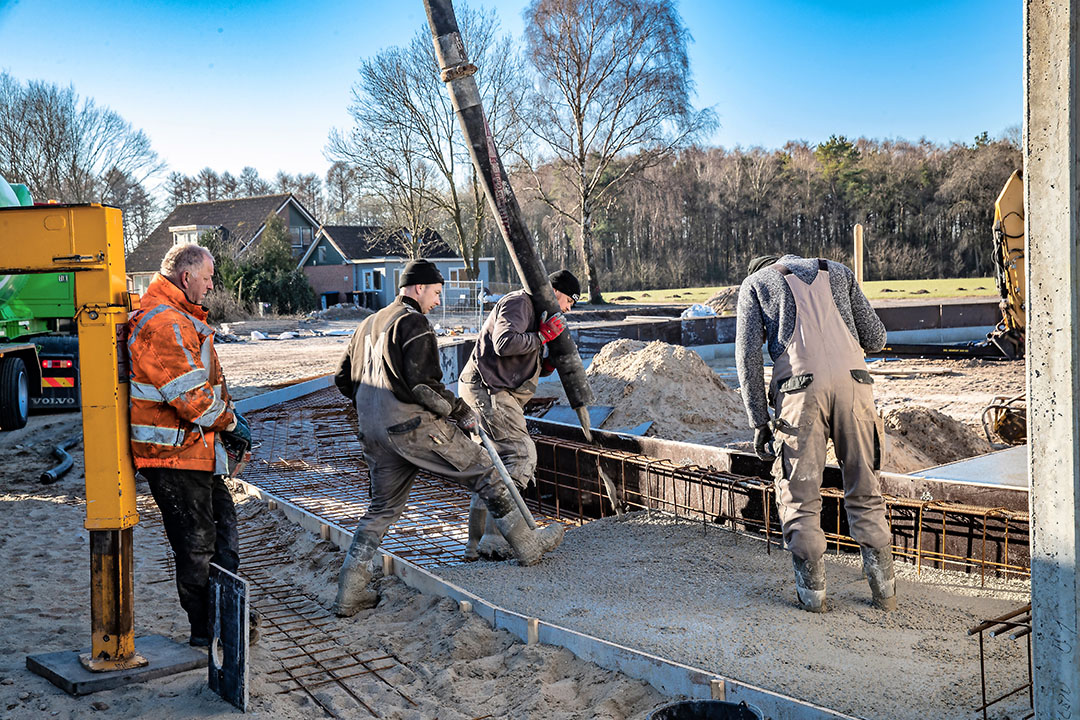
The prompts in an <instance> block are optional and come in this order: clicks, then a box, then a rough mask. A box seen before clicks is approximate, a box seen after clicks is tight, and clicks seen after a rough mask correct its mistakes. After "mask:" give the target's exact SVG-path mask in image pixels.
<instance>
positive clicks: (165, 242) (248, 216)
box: [126, 193, 319, 293]
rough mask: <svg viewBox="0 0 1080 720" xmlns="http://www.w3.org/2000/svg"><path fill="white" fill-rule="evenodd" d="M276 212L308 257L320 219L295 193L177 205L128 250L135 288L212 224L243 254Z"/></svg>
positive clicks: (294, 243)
mask: <svg viewBox="0 0 1080 720" xmlns="http://www.w3.org/2000/svg"><path fill="white" fill-rule="evenodd" d="M271 215H277V216H278V217H280V218H281V219H282V220H284V221H285V224H286V225H287V226H288V228H289V236H290V238H291V241H292V250H293V255H294V256H295V257H296V258H297V259H299V258H301V257H303V256H304V255H305V253H307V252H308V250H310V249H311V246H312V245H313V243H314V240H315V232H316V231H317V230H318V228H319V223H318V221H317V220H316V219H315V218H314V217H313V216H312V215H311V213H309V212H308V211H307V209H305V208H304V206H303V205H302V204H301V203H300V201H299V200H297V199H296V197H295V196H294V195H293V194H292V193H283V194H280V195H261V196H258V197H248V198H235V199H233V200H215V201H212V202H198V203H185V204H183V205H177V206H176V207H175V208H174V209H173V211H172V212H171V213H169V216H168V217H167V218H165V220H163V221H162V223H161V224H160V225H158V226H157V227H156V228H155V229H154V231H153V232H152V233H150V235H149V237H147V238H146V239H145V240H143V241H142V242H141V243H139V245H138V246H137V247H136V248H135V249H134V250H132V251H131V253H130V254H129V255H128V256H127V260H126V265H127V275H128V278H129V279H130V280H131V283H132V286H133V290H134V292H137V293H142V292H144V291H145V290H146V286H147V285H149V284H150V279H151V278H152V277H153V276H154V273H155V272H157V270H158V267H160V266H161V259H162V258H163V257H165V253H167V252H168V251H169V248H171V247H172V246H173V245H176V244H178V243H183V242H198V240H199V236H200V235H202V234H203V233H204V232H206V231H207V230H220V229H221V228H224V229H225V231H226V232H227V233H228V237H229V238H230V239H231V240H232V241H234V242H236V243H238V245H239V247H240V248H241V250H240V253H241V255H243V253H245V252H247V251H249V250H250V249H251V248H253V247H255V246H256V245H257V244H258V242H259V236H260V235H261V234H262V232H263V230H264V229H265V228H266V220H267V218H269V217H270V216H271Z"/></svg>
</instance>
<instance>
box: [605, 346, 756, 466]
mask: <svg viewBox="0 0 1080 720" xmlns="http://www.w3.org/2000/svg"><path fill="white" fill-rule="evenodd" d="M586 374H587V376H588V378H589V384H590V385H591V386H592V389H593V392H594V393H595V394H596V404H597V405H611V406H613V407H614V408H615V410H614V412H612V413H611V416H610V417H608V419H607V421H606V422H605V423H604V427H605V428H607V429H612V428H626V427H633V426H635V425H639V424H641V423H643V422H646V421H648V420H651V421H652V422H653V424H652V427H650V428H649V430H648V432H647V433H646V434H648V435H653V436H658V437H662V438H666V439H668V440H682V441H684V442H692V443H698V444H702V445H717V444H720V443H723V442H729V441H731V440H733V439H742V436H744V435H746V434H747V432H748V431H747V425H746V412H745V410H744V409H743V403H742V397H741V396H740V395H739V393H738V392H737V391H735V390H733V389H731V388H729V387H728V386H727V385H725V384H724V382H723V381H722V380H720V379H719V378H718V377H717V376H716V373H714V372H713V371H712V369H711V368H710V367H709V366H708V365H706V364H705V361H704V360H702V359H701V357H700V356H699V355H698V354H697V353H695V352H694V351H692V350H689V349H687V348H685V347H682V346H679V345H668V344H667V343H663V342H659V341H656V342H651V343H644V342H641V341H640V340H616V341H615V342H612V343H608V344H607V345H605V346H604V347H603V348H602V349H601V350H600V352H599V353H597V354H596V356H595V357H594V358H593V360H592V364H591V365H590V366H589V369H588V371H587V373H586Z"/></svg>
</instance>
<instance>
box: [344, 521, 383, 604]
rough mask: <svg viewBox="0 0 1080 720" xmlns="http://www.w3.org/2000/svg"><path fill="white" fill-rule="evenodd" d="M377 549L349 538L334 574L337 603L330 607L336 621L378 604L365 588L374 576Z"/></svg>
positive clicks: (364, 540) (376, 595)
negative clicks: (350, 540)
mask: <svg viewBox="0 0 1080 720" xmlns="http://www.w3.org/2000/svg"><path fill="white" fill-rule="evenodd" d="M377 547H378V545H377V544H376V543H373V542H372V541H371V539H370V538H366V537H364V538H359V537H356V538H353V542H352V545H351V546H350V547H349V552H348V553H346V554H345V561H344V562H343V563H341V572H340V573H339V574H338V593H337V601H336V602H335V603H334V613H335V614H336V615H337V616H338V617H351V616H353V615H355V614H356V613H358V612H360V611H361V610H368V609H370V608H373V607H375V606H376V605H378V604H379V593H377V592H376V591H375V590H374V589H373V588H371V587H369V586H368V585H369V583H370V582H371V576H372V574H374V572H375V562H374V558H375V549H376V548H377Z"/></svg>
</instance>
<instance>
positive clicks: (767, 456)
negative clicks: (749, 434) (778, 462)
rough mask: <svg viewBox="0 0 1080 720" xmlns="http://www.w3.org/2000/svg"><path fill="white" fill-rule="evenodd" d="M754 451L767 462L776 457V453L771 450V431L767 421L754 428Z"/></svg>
mask: <svg viewBox="0 0 1080 720" xmlns="http://www.w3.org/2000/svg"><path fill="white" fill-rule="evenodd" d="M754 452H755V453H757V456H758V457H759V458H761V459H762V460H765V461H767V462H768V461H771V460H775V459H776V453H775V452H773V432H772V428H771V427H769V423H764V424H762V425H758V426H757V427H756V428H754Z"/></svg>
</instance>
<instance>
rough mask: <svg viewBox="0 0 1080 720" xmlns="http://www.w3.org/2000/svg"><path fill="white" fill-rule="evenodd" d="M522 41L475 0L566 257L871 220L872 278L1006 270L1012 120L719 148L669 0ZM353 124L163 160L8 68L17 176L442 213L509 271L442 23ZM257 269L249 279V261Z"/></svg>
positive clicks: (59, 92)
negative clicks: (184, 165) (222, 154)
mask: <svg viewBox="0 0 1080 720" xmlns="http://www.w3.org/2000/svg"><path fill="white" fill-rule="evenodd" d="M524 18H525V28H526V29H525V36H524V38H523V42H516V41H515V40H514V39H513V38H511V37H509V36H507V35H505V34H502V33H500V31H499V24H498V20H497V18H496V16H495V14H494V13H493V12H480V11H475V10H473V9H470V8H468V7H467V6H465V5H464V4H463V3H459V4H458V20H459V25H460V28H461V34H462V39H463V41H464V44H465V47H466V49H467V51H468V54H469V58H470V60H471V61H472V62H474V63H475V64H476V65H477V66H478V68H479V72H478V73H477V75H476V78H477V82H478V88H479V91H480V95H481V100H482V102H483V105H484V109H485V112H486V115H487V120H488V125H489V130H490V133H491V140H492V142H493V143H494V144H495V146H496V147H498V149H499V150H500V152H501V154H502V156H503V159H504V162H506V164H507V165H508V167H509V169H510V172H511V175H512V179H513V184H514V187H515V191H516V193H517V196H518V199H519V201H520V203H521V205H522V207H523V210H524V212H525V213H526V224H527V225H528V227H530V228H531V229H532V231H533V232H534V234H535V239H536V241H537V243H538V245H539V247H540V249H541V254H542V256H543V257H545V259H546V261H547V263H548V264H549V265H552V266H556V265H559V266H567V267H570V268H572V269H574V270H575V271H576V272H578V273H579V274H580V275H581V276H582V278H583V280H584V281H585V284H586V286H587V287H588V289H589V294H590V295H591V296H592V298H593V299H594V300H596V299H599V298H600V293H601V290H602V289H603V288H610V287H615V288H627V289H631V288H634V289H636V288H645V287H655V286H659V285H676V286H683V285H695V284H713V283H722V282H735V281H737V280H738V279H740V278H741V275H742V268H743V267H745V262H746V260H747V259H748V258H750V257H752V256H754V255H757V254H761V253H762V252H765V251H774V250H775V251H779V250H784V251H792V252H797V253H800V254H806V255H825V256H829V257H835V258H838V259H848V257H849V255H848V253H849V250H848V248H849V246H850V232H851V226H852V225H853V224H854V223H856V222H862V223H863V224H864V225H866V226H867V229H868V235H867V237H868V251H867V258H868V262H869V274H870V276H871V277H909V276H927V275H956V274H970V273H977V274H985V273H988V272H989V271H990V249H991V245H990V242H989V230H988V228H989V223H990V217H991V216H992V203H993V198H994V196H995V195H996V192H997V190H998V188H1000V186H1001V184H1002V183H1003V182H1004V180H1005V178H1006V177H1007V176H1008V174H1009V173H1010V172H1011V171H1012V170H1013V169H1014V168H1015V167H1018V166H1019V163H1020V156H1019V149H1018V146H1019V138H1018V137H1017V133H1015V132H1013V133H1011V134H1009V135H1007V136H1006V137H1004V138H1000V139H995V140H991V139H990V138H989V137H988V136H986V135H985V134H984V135H983V136H981V137H979V138H977V139H976V141H975V142H974V143H973V144H972V145H959V144H957V145H949V146H943V145H936V144H933V143H928V142H918V143H908V142H904V141H872V140H866V139H860V140H857V141H851V140H848V139H847V138H844V137H833V138H830V139H829V140H828V141H826V142H823V143H820V144H817V145H812V144H809V143H806V142H791V143H788V144H787V145H786V146H785V147H784V148H782V149H779V150H765V149H761V148H751V149H742V148H736V149H734V150H727V149H724V148H709V147H703V146H702V145H701V140H702V138H703V137H705V136H706V135H707V133H709V132H710V131H711V129H712V128H714V127H715V117H714V115H713V114H712V112H711V111H709V110H698V109H695V108H694V107H693V106H692V104H691V102H690V98H691V97H692V91H693V82H692V76H691V73H690V68H689V64H688V59H687V52H686V47H687V42H688V40H689V38H688V35H687V32H686V29H685V28H684V27H683V25H682V22H681V19H680V17H679V15H678V13H677V11H676V9H675V6H674V3H673V0H532V2H531V3H530V4H529V5H528V7H527V8H526V10H525V13H524ZM349 109H350V113H351V115H352V118H353V126H352V127H351V128H348V129H345V130H333V131H332V132H331V133H330V136H329V139H328V144H327V148H326V152H327V155H328V157H330V158H331V159H332V160H333V161H334V164H333V166H332V167H331V168H330V170H329V171H328V172H327V174H326V176H325V177H322V178H320V177H319V176H318V175H316V174H299V175H289V174H287V173H278V174H277V175H276V176H275V177H274V178H273V179H272V180H268V179H265V178H262V177H260V176H259V173H258V172H257V171H256V170H255V169H254V168H251V167H246V168H244V169H243V170H242V171H241V172H240V174H239V175H232V174H231V173H229V172H220V173H219V172H218V171H216V170H214V169H212V168H209V167H207V168H204V169H203V170H202V171H200V172H199V173H197V174H196V175H194V176H187V175H184V174H181V173H172V174H171V175H169V176H168V177H167V179H166V180H165V181H164V183H163V184H162V186H161V189H162V192H163V194H164V203H163V204H161V205H156V204H155V203H154V201H153V198H152V197H151V194H150V193H148V192H147V189H146V184H147V183H148V182H149V180H150V178H152V177H154V176H155V174H158V177H160V173H162V172H163V168H162V164H161V163H160V162H159V161H158V159H157V156H156V155H155V154H154V152H153V151H152V149H151V148H150V145H149V141H148V139H147V138H146V136H145V135H144V134H143V133H142V132H141V131H136V130H134V129H133V128H131V127H130V125H129V124H127V123H126V122H125V121H123V120H122V119H121V118H120V117H119V116H118V115H116V114H115V113H113V112H112V111H110V110H108V109H103V108H99V107H96V106H95V105H94V103H93V102H92V101H91V100H82V99H80V98H79V97H78V96H77V95H76V94H75V93H74V91H73V89H71V88H67V89H64V88H60V87H58V86H55V85H48V84H45V83H34V82H31V83H26V84H22V83H19V82H18V81H16V80H14V79H13V78H11V77H10V76H9V75H7V74H6V73H5V74H0V174H2V175H4V176H5V177H6V178H7V179H8V180H10V181H12V182H25V183H27V184H28V185H29V186H30V187H31V190H32V192H33V193H34V194H35V195H37V196H39V197H42V196H44V197H50V198H51V197H55V198H57V199H60V200H63V201H73V202H78V201H84V200H90V199H93V200H104V201H105V202H110V203H113V204H117V205H119V206H121V207H122V208H124V210H125V229H126V230H127V231H128V232H129V234H130V240H131V242H134V241H135V240H136V239H139V238H143V237H146V236H147V235H148V234H149V232H150V231H151V230H152V229H153V227H154V226H155V225H156V223H157V222H158V221H159V220H160V218H161V217H163V216H164V214H165V213H166V212H167V210H168V209H169V208H171V207H173V206H175V205H176V204H178V203H185V202H198V201H208V200H221V199H230V198H237V197H246V196H252V195H262V194H267V193H274V192H293V193H295V194H296V195H297V196H298V197H299V199H300V201H301V202H302V203H303V204H304V205H305V206H306V207H307V208H308V209H309V210H310V211H311V212H312V213H313V214H314V215H315V217H316V218H318V219H319V220H321V221H323V222H325V223H327V224H365V225H382V226H384V227H386V228H388V229H389V230H390V231H392V232H395V233H396V230H397V229H398V228H402V229H404V231H405V232H402V233H396V234H395V237H402V238H405V240H406V242H405V243H404V245H405V247H403V250H404V251H405V252H407V253H410V254H418V253H422V252H423V248H422V246H421V245H420V243H419V242H418V241H419V239H421V238H424V237H430V235H431V231H432V230H436V231H438V232H439V233H440V234H441V235H442V236H443V238H444V239H446V240H448V241H449V242H450V243H451V244H452V245H456V246H457V249H458V251H459V252H460V254H461V256H462V257H463V258H465V261H466V265H467V267H468V269H469V270H470V271H471V272H472V273H473V275H474V277H475V273H476V271H477V269H478V266H479V262H478V260H479V257H480V256H482V255H489V254H495V255H496V256H497V257H498V258H499V259H500V262H499V276H500V277H497V278H496V279H504V280H513V279H514V278H513V270H512V267H511V265H510V263H509V261H508V258H507V257H506V253H505V250H504V249H503V245H502V242H501V240H500V239H499V237H498V236H497V233H496V232H495V227H494V224H493V223H491V222H490V221H489V218H488V217H487V215H488V208H487V203H486V200H485V199H484V197H483V195H482V193H481V189H480V184H479V182H478V178H477V176H476V174H475V172H474V170H473V166H472V163H471V161H470V159H469V153H468V148H466V147H465V144H464V142H463V139H462V137H461V133H460V131H459V129H458V126H457V120H456V117H455V114H454V108H453V106H452V104H451V102H450V99H449V97H448V95H447V93H446V91H445V88H444V86H443V83H442V82H441V80H440V79H439V78H438V75H437V70H436V60H435V56H434V52H433V47H432V42H431V37H430V33H429V31H428V30H427V28H426V27H422V28H419V29H418V31H417V33H416V35H415V36H414V38H413V39H412V41H411V42H410V43H409V44H407V45H405V46H402V47H391V48H388V49H386V50H383V51H381V52H379V53H378V54H376V55H375V56H373V57H371V58H369V59H368V60H366V61H364V62H363V63H362V64H361V67H360V73H359V80H358V81H357V83H356V84H355V86H354V87H353V100H352V103H351V105H350V108H349ZM248 283H249V284H250V283H251V280H250V279H249V280H248Z"/></svg>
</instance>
